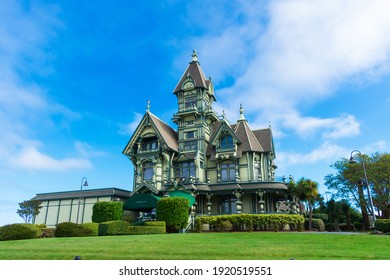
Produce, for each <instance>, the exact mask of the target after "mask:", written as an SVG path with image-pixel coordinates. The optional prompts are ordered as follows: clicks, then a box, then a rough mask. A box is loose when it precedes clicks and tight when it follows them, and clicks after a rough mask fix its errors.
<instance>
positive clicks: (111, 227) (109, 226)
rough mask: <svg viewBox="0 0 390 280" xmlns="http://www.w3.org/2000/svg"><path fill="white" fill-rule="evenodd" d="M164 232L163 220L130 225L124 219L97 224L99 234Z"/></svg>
mask: <svg viewBox="0 0 390 280" xmlns="http://www.w3.org/2000/svg"><path fill="white" fill-rule="evenodd" d="M163 233H166V229H165V222H163V221H148V222H144V223H143V225H139V226H134V225H133V226H132V225H130V224H129V223H128V222H126V221H108V222H104V223H101V224H99V235H136V234H163Z"/></svg>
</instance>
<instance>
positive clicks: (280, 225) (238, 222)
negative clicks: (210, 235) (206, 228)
mask: <svg viewBox="0 0 390 280" xmlns="http://www.w3.org/2000/svg"><path fill="white" fill-rule="evenodd" d="M222 221H229V222H230V223H231V224H232V226H233V230H238V231H240V230H248V231H251V230H270V229H272V230H274V231H278V230H282V229H284V227H285V226H286V225H290V228H291V227H295V228H296V229H297V230H298V231H301V230H302V228H303V223H304V221H305V219H304V217H303V216H301V215H298V214H233V215H219V216H200V217H197V218H196V220H195V230H196V231H198V232H200V231H202V225H203V224H209V225H210V230H220V228H219V224H220V223H221V222H222Z"/></svg>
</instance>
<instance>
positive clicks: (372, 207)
mask: <svg viewBox="0 0 390 280" xmlns="http://www.w3.org/2000/svg"><path fill="white" fill-rule="evenodd" d="M353 153H356V154H357V155H359V157H360V158H361V160H362V165H363V171H364V184H365V185H366V187H367V193H368V202H369V204H370V209H371V215H372V219H371V221H370V228H375V212H374V204H373V203H372V197H371V190H370V186H369V185H368V180H367V171H366V165H365V164H364V158H363V156H362V153H361V152H360V151H359V150H353V151H352V152H351V157H350V159H349V163H356V160H355V159H354V156H353Z"/></svg>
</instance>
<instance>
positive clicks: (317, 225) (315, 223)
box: [305, 218, 325, 231]
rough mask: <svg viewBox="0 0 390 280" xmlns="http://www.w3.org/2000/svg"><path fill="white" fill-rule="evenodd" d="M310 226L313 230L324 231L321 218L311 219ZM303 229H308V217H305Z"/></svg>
mask: <svg viewBox="0 0 390 280" xmlns="http://www.w3.org/2000/svg"><path fill="white" fill-rule="evenodd" d="M311 226H312V229H313V230H318V231H324V230H325V224H324V222H323V221H322V220H321V219H312V220H311ZM305 229H306V230H308V229H309V219H308V218H306V219H305Z"/></svg>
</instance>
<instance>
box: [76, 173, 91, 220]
mask: <svg viewBox="0 0 390 280" xmlns="http://www.w3.org/2000/svg"><path fill="white" fill-rule="evenodd" d="M84 180H85V182H84ZM83 182H84V184H83ZM83 186H84V187H88V181H87V178H86V177H83V178H82V179H81V186H80V195H79V206H78V208H77V218H76V224H78V223H79V214H80V203H81V192H82V190H83Z"/></svg>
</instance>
